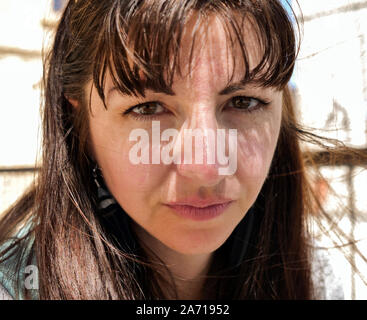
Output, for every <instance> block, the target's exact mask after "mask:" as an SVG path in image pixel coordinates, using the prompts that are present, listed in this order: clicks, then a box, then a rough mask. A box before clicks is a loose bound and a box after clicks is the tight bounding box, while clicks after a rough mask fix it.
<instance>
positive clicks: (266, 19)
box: [0, 0, 315, 299]
mask: <svg viewBox="0 0 367 320" xmlns="http://www.w3.org/2000/svg"><path fill="white" fill-rule="evenodd" d="M192 12H196V13H198V15H197V25H200V24H202V23H205V22H206V21H207V17H208V16H209V15H211V14H215V15H217V16H218V17H220V19H221V21H222V23H223V26H224V27H225V30H226V31H227V36H228V39H229V43H231V44H232V45H233V46H234V45H235V44H240V47H241V49H242V55H241V56H240V57H238V56H236V57H234V59H243V62H244V66H245V68H244V73H243V79H244V80H246V81H255V82H258V83H259V84H261V85H263V86H273V87H276V88H278V89H279V90H283V96H284V98H283V100H284V101H283V112H282V123H281V129H280V136H279V140H278V144H277V147H276V151H275V154H274V158H273V161H272V164H271V168H270V171H269V175H268V177H267V179H266V181H265V183H264V185H263V187H262V189H261V192H260V194H259V196H258V198H257V200H256V202H255V204H254V205H253V208H252V211H253V212H252V216H253V221H252V222H251V224H252V227H251V229H250V231H249V232H247V233H246V234H244V232H241V230H242V231H243V230H244V224H246V223H248V221H247V219H246V218H245V219H243V221H242V222H241V223H240V225H239V226H238V227H237V228H236V230H235V231H234V232H233V233H232V235H231V236H230V237H229V239H228V240H227V241H226V242H225V244H224V245H223V246H222V247H221V248H219V249H218V250H217V251H216V252H215V253H214V258H213V261H212V263H211V268H210V271H209V272H208V277H207V280H206V281H207V283H208V288H215V290H214V289H213V290H210V292H211V294H210V293H208V295H207V298H218V299H219V298H227V299H310V298H312V292H313V288H312V282H311V274H310V270H311V269H310V261H309V260H310V258H309V247H308V244H307V241H308V233H307V228H306V223H305V222H306V220H307V213H308V211H309V210H310V208H311V200H310V199H311V198H312V189H311V188H310V184H309V182H308V179H307V176H306V173H305V160H304V157H303V154H302V151H301V147H300V141H302V140H307V141H312V140H313V139H314V138H315V137H314V136H312V134H310V133H308V132H306V131H304V130H302V129H300V128H301V127H300V126H299V124H298V123H297V119H296V116H295V110H294V105H293V103H292V99H291V95H290V91H289V89H288V87H287V84H288V82H289V79H290V77H291V75H292V72H293V68H294V64H295V60H296V57H297V52H298V45H297V36H296V33H297V32H296V30H295V29H294V24H293V23H292V20H291V17H290V16H289V14H288V13H287V11H286V10H285V9H284V8H283V7H282V5H281V3H280V1H278V0H259V1H252V0H229V1H222V0H213V1H201V0H182V1H166V0H154V1H153V0H152V1H150V0H148V1H139V0H114V1H97V0H93V1H85V0H78V1H76V0H71V1H69V2H68V4H67V6H66V8H65V10H64V12H63V14H62V17H61V19H60V22H59V24H58V27H57V30H56V35H55V39H54V43H53V46H52V48H51V50H50V52H49V54H48V55H47V57H46V59H45V68H44V70H45V72H44V88H43V92H44V104H43V108H42V121H43V141H42V160H41V166H40V169H39V172H38V174H37V177H36V180H35V183H34V185H33V186H32V187H31V188H30V190H28V191H27V192H26V193H25V194H24V195H23V197H22V198H20V200H19V201H18V202H17V203H15V204H14V205H13V206H12V207H11V208H9V209H8V210H7V212H5V214H4V215H3V217H2V219H1V221H0V243H1V242H4V241H5V240H6V239H8V238H9V237H10V236H12V235H13V234H14V233H15V231H16V230H17V229H18V228H19V226H20V225H22V224H24V223H25V222H26V221H27V220H29V219H31V218H32V219H33V220H32V221H34V222H35V223H34V226H33V227H32V228H31V230H29V232H28V234H27V235H26V236H25V237H24V238H27V237H34V244H33V251H32V253H33V254H34V255H35V258H36V260H37V266H38V268H39V298H40V299H162V298H163V299H164V298H167V294H166V293H165V292H164V290H163V288H162V281H163V280H162V279H167V277H162V274H161V271H158V270H157V269H156V268H155V267H154V265H152V264H150V263H149V260H148V259H147V254H146V251H145V250H144V249H143V248H142V247H141V246H139V243H138V241H137V240H136V239H135V237H134V235H133V234H130V233H124V232H120V234H118V235H117V236H118V240H117V241H116V237H112V236H111V232H109V229H108V227H106V225H105V224H104V222H103V220H102V219H101V218H100V217H99V215H98V207H97V206H98V203H97V196H96V194H97V190H96V186H95V184H94V182H93V177H92V170H93V161H92V160H91V157H90V153H89V149H88V139H89V128H88V121H87V117H88V114H89V107H90V106H89V102H88V97H87V96H86V95H85V87H86V84H87V83H88V82H89V81H90V80H92V81H93V83H94V85H95V87H96V88H97V90H98V93H99V95H100V97H101V99H102V100H103V101H105V95H104V83H105V75H106V72H108V71H110V72H111V75H112V79H113V83H114V85H115V86H116V87H117V88H118V89H119V90H120V91H121V92H123V93H125V94H129V95H142V96H144V89H146V88H148V87H149V88H155V89H160V90H161V91H164V92H170V91H171V86H172V79H173V75H174V73H175V72H181V70H180V65H179V63H178V62H179V61H180V60H179V58H180V54H181V51H180V48H181V46H180V43H181V38H182V34H183V30H184V26H185V23H186V21H187V17H189V16H190V14H191V13H192ZM238 17H240V19H239V18H238ZM245 20H246V21H251V23H252V25H253V26H254V29H255V30H256V36H257V37H258V41H259V43H260V44H261V49H262V54H263V56H262V59H261V60H260V62H259V64H258V65H257V66H255V67H254V68H253V69H250V68H249V57H248V49H247V48H246V43H245V42H244V39H245V38H246V35H245V34H244V28H242V23H244V21H245ZM194 30H195V28H194ZM194 42H195V33H194V35H193V43H194ZM192 46H193V47H194V44H193V45H192ZM230 49H232V48H230ZM233 52H234V51H233ZM141 73H143V74H144V81H142V77H141V76H140V75H141ZM69 99H74V100H77V101H78V102H79V105H80V107H79V108H73V107H72V105H71V104H70V102H69ZM105 107H107V106H106V104H105ZM122 211H123V210H122ZM122 214H125V215H126V216H127V213H124V212H122ZM120 223H122V224H128V223H129V220H128V219H123V220H121V221H120ZM125 227H126V228H128V226H127V225H126V226H125ZM127 237H129V239H127ZM245 237H246V243H247V244H248V245H247V249H246V253H245V254H244V255H241V251H242V250H243V248H241V245H238V244H241V243H244V242H245V241H244V240H243V239H244V238H245ZM126 241H134V242H136V247H137V250H135V251H134V252H132V251H129V250H128V249H126V248H125V249H124V246H122V245H121V243H124V242H126ZM241 241H242V242H241ZM16 244H17V243H15V244H14V245H16ZM18 244H19V243H18ZM228 255H229V256H228ZM1 256H4V253H2V254H1ZM238 257H241V261H239V262H238ZM233 261H236V262H235V263H234V262H233ZM167 272H168V271H167ZM168 284H169V281H167V285H168ZM213 292H214V293H215V295H214V296H213V295H212V294H213ZM175 294H176V293H175V288H174V286H172V293H171V295H170V297H172V296H173V297H174V296H175Z"/></svg>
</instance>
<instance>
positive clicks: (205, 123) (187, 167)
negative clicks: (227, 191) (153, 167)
mask: <svg viewBox="0 0 367 320" xmlns="http://www.w3.org/2000/svg"><path fill="white" fill-rule="evenodd" d="M218 129H219V127H218V122H217V119H216V115H215V113H214V112H207V113H201V114H196V115H193V116H192V118H191V119H189V120H188V121H186V122H185V123H184V125H183V126H182V127H181V130H180V132H179V137H178V139H177V140H176V143H179V144H180V146H178V148H180V150H181V157H180V158H181V161H180V162H179V163H177V164H176V166H177V171H178V173H179V174H180V175H181V176H184V177H186V178H189V179H191V180H195V181H197V182H199V183H200V184H201V185H208V186H212V185H216V184H218V183H219V182H220V181H221V180H222V179H223V178H224V176H223V175H221V174H220V170H219V169H220V168H221V167H222V166H223V163H219V161H218V160H220V159H218V156H217V151H221V152H225V150H226V148H225V146H223V145H220V146H218V142H222V141H217V140H218V139H217V138H218V131H219V130H218ZM221 130H222V132H221V133H223V129H221ZM222 140H223V139H222ZM220 144H222V143H220ZM176 148H177V146H176Z"/></svg>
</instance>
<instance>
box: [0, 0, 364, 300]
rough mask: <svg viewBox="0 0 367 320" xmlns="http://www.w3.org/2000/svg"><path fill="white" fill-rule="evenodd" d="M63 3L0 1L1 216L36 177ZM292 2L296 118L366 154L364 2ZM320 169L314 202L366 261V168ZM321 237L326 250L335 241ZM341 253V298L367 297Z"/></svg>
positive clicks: (335, 258) (336, 256) (351, 163)
mask: <svg viewBox="0 0 367 320" xmlns="http://www.w3.org/2000/svg"><path fill="white" fill-rule="evenodd" d="M65 2H66V1H65V0H32V1H30V0H0V30H1V32H0V94H1V101H2V103H1V104H2V105H1V108H0V150H1V152H0V214H1V212H3V211H4V210H5V209H6V208H7V207H8V206H9V205H10V204H11V203H12V202H14V201H15V200H16V199H17V198H18V197H19V196H20V195H21V193H22V192H23V190H24V189H25V188H26V187H27V186H28V185H29V184H30V183H31V181H32V180H33V177H34V175H35V174H36V170H35V168H36V167H37V163H38V161H37V159H38V157H39V151H38V150H39V147H40V132H41V131H40V130H41V128H40V114H39V106H40V101H41V99H40V81H41V78H42V50H43V49H47V48H48V46H49V44H50V41H51V39H52V36H53V33H54V30H55V26H56V24H57V20H58V18H59V16H60V13H61V12H62V10H63V7H64V5H65ZM283 2H284V4H285V6H287V5H286V3H285V1H283ZM290 2H291V3H292V1H290ZM293 2H294V1H293ZM298 2H299V4H300V8H301V10H302V13H303V19H304V23H303V25H302V38H301V51H300V55H299V59H298V62H297V65H296V68H295V72H294V75H293V78H292V80H291V87H292V90H293V93H294V98H295V101H296V102H297V106H298V108H297V110H298V112H299V116H300V117H301V119H302V122H303V123H304V124H305V125H306V126H308V127H312V128H315V130H316V131H315V132H316V133H318V134H320V135H323V136H327V137H330V138H337V139H341V140H342V141H344V142H346V143H347V144H348V145H350V146H353V147H355V148H356V149H360V150H363V151H364V152H366V150H367V0H323V1H319V0H299V1H298ZM292 5H294V3H292ZM287 8H288V10H289V7H288V6H287ZM295 9H296V13H297V15H299V10H298V9H297V7H296V8H295ZM312 151H313V152H315V153H316V154H317V152H319V151H318V150H317V149H316V148H314V149H313V150H312ZM319 166H320V169H321V172H322V173H323V175H324V177H325V181H327V182H329V183H330V185H331V186H332V189H334V190H335V192H336V194H337V196H335V195H333V193H332V192H331V189H330V188H329V187H328V186H327V184H326V183H325V181H324V180H323V179H317V180H315V188H316V190H317V192H318V193H319V194H320V201H322V202H323V204H324V205H325V208H326V209H327V211H328V212H331V213H332V214H333V215H334V217H335V221H334V222H335V223H337V224H338V226H339V227H341V228H342V229H343V230H344V232H346V233H347V234H349V235H351V236H352V237H353V238H355V239H357V240H358V243H357V247H358V249H359V250H361V251H362V252H363V253H364V254H365V255H366V256H367V170H366V167H367V164H366V163H361V162H359V161H358V160H353V159H352V160H351V159H348V158H347V157H346V158H345V159H344V160H343V159H342V160H341V161H339V162H338V163H337V164H336V165H335V166H333V167H330V166H325V165H323V164H322V162H320V164H319ZM345 206H347V207H348V208H349V210H345ZM328 227H329V228H332V227H330V226H326V228H328ZM317 229H318V228H317V227H315V232H317ZM319 239H320V243H321V244H322V245H323V246H326V247H331V246H333V240H335V239H331V238H330V237H324V236H320V237H319ZM335 241H337V240H335ZM345 250H346V252H347V253H350V254H351V259H352V262H353V263H355V264H356V266H357V267H358V268H359V270H360V273H356V272H354V271H353V270H352V268H351V267H350V266H349V264H348V263H347V261H346V258H345V257H344V256H343V254H342V253H341V252H340V251H339V250H336V249H332V250H328V252H329V254H330V257H331V259H332V262H333V267H335V274H336V276H337V277H338V278H339V279H340V281H342V283H343V286H344V292H345V298H346V299H367V286H366V284H365V283H366V282H367V264H366V263H365V262H364V261H363V260H362V259H361V258H359V256H358V255H357V254H355V251H354V250H352V249H350V248H349V247H346V248H345ZM348 250H351V251H349V252H348Z"/></svg>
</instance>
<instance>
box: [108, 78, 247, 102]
mask: <svg viewBox="0 0 367 320" xmlns="http://www.w3.org/2000/svg"><path fill="white" fill-rule="evenodd" d="M250 83H251V82H249V81H246V82H245V81H239V82H235V83H231V84H229V85H227V86H226V87H225V88H224V89H222V90H221V91H219V95H221V96H225V95H229V94H232V93H234V92H237V91H241V90H244V89H245V88H246V85H249V84H250ZM148 89H149V90H151V91H153V92H154V93H163V94H166V95H169V96H175V95H176V94H175V93H174V92H173V93H172V94H168V93H167V92H164V91H162V90H157V89H154V88H150V87H147V88H145V91H146V90H148ZM114 91H118V88H117V87H112V88H111V89H109V90H108V92H107V96H106V98H107V101H109V99H110V95H111V94H112V93H113V92H114ZM127 96H132V95H127Z"/></svg>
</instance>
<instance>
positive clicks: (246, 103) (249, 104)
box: [229, 96, 265, 111]
mask: <svg viewBox="0 0 367 320" xmlns="http://www.w3.org/2000/svg"><path fill="white" fill-rule="evenodd" d="M262 104H265V103H262V102H261V101H260V100H258V99H256V98H251V97H245V96H239V97H233V98H232V99H231V100H230V102H229V106H230V107H233V108H236V109H241V110H244V111H253V110H254V109H257V108H258V107H260V106H261V105H262Z"/></svg>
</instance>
